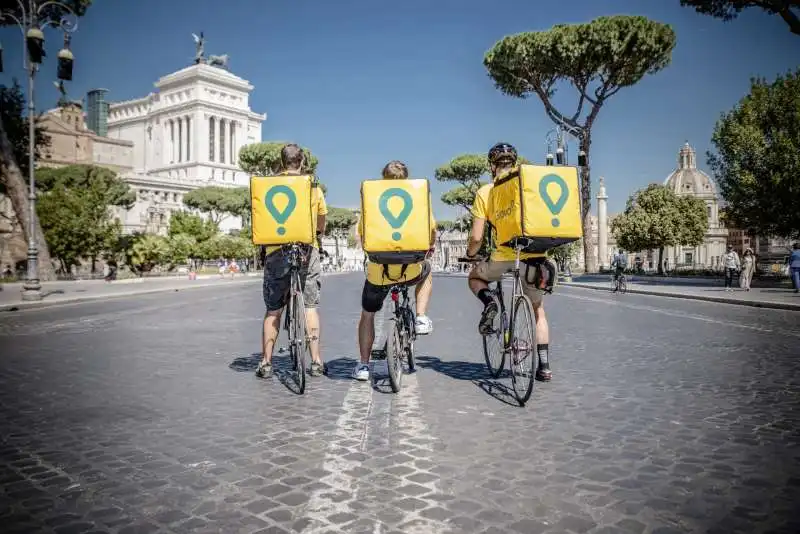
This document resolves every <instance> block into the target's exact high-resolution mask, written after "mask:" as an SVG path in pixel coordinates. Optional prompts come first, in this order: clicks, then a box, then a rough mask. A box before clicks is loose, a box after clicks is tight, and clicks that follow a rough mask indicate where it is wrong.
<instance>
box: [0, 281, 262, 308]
mask: <svg viewBox="0 0 800 534" xmlns="http://www.w3.org/2000/svg"><path fill="white" fill-rule="evenodd" d="M256 281H260V280H259V279H257V278H249V279H246V280H234V281H231V282H227V283H226V284H225V285H241V284H245V283H247V282H256ZM216 285H218V284H216V283H214V282H210V283H209V282H207V283H201V284H196V285H187V286H185V287H175V286H170V287H158V288H152V289H143V290H131V291H126V292H121V293H113V294H110V295H85V296H81V297H74V298H66V299H62V300H56V301H52V302H47V301H46V300H40V301H32V302H25V301H21V302H16V303H13V304H4V305H2V306H0V312H15V311H25V310H36V309H45V308H54V307H57V306H67V305H70V304H80V303H84V302H91V301H94V300H104V299H120V298H125V297H133V296H137V295H149V294H153V293H166V292H168V291H184V290H186V289H199V288H201V287H213V286H216Z"/></svg>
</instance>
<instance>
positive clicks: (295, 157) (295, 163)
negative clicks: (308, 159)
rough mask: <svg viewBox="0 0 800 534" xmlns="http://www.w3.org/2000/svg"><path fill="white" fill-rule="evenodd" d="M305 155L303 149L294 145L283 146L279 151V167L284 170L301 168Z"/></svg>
mask: <svg viewBox="0 0 800 534" xmlns="http://www.w3.org/2000/svg"><path fill="white" fill-rule="evenodd" d="M304 158H305V154H304V153H303V149H302V148H300V146H299V145H297V144H295V143H289V144H288V145H284V147H283V148H282V149H281V166H282V167H283V168H284V169H297V170H299V169H300V167H302V166H303V159H304Z"/></svg>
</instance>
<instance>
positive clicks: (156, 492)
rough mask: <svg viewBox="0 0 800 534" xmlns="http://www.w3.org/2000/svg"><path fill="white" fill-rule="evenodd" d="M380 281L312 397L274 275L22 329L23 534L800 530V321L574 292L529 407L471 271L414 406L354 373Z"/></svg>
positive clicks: (343, 310) (8, 460)
mask: <svg viewBox="0 0 800 534" xmlns="http://www.w3.org/2000/svg"><path fill="white" fill-rule="evenodd" d="M360 280H361V279H360V277H359V275H358V274H352V275H341V276H337V277H334V278H327V279H325V281H324V284H325V285H324V288H323V292H324V293H323V295H324V297H323V298H324V304H323V308H322V313H323V317H324V320H323V328H324V331H323V336H325V337H324V349H325V357H326V359H327V360H328V362H329V366H330V370H331V373H330V374H331V376H329V377H323V378H320V379H314V380H313V381H312V382H311V383H310V387H309V390H308V391H307V394H306V395H305V396H302V397H301V396H297V395H295V394H293V393H291V392H290V391H289V390H288V389H287V387H285V386H284V385H282V384H281V381H280V380H279V379H278V378H277V377H276V378H273V379H271V380H267V381H262V380H258V379H256V378H255V377H254V376H253V370H254V367H255V365H256V362H257V359H258V357H259V356H258V354H257V353H258V351H259V349H258V344H259V316H260V314H261V313H262V309H263V304H262V302H261V297H260V287H259V285H258V282H254V283H252V284H240V285H231V286H227V287H224V288H223V287H211V288H198V289H195V290H193V291H187V292H177V293H162V294H154V295H144V296H140V297H137V298H135V299H115V300H112V301H109V302H107V303H85V304H77V305H68V306H63V307H60V308H50V309H45V310H28V311H22V312H5V313H3V314H0V353H1V354H2V357H1V359H0V404H1V405H2V410H0V431H1V432H0V484H1V485H2V490H1V491H0V521H2V524H3V532H4V533H11V532H46V533H52V532H56V533H59V534H61V533H71V532H120V533H134V532H161V533H183V532H192V533H195V532H197V533H203V532H220V533H225V534H230V533H238V532H264V533H272V534H278V533H292V532H297V533H328V532H331V533H336V532H339V533H347V534H360V533H365V534H375V533H379V534H399V533H414V532H416V533H424V534H444V533H447V534H450V533H487V534H489V533H492V534H500V533H521V534H535V533H560V532H571V533H582V532H591V533H601V532H602V533H625V532H631V533H641V532H648V533H661V534H663V533H668V532H712V533H725V534H730V533H735V532H747V533H751V532H797V531H798V529H800V518H798V516H797V514H796V511H794V507H795V505H796V503H797V502H800V446H799V445H800V430H799V429H800V415H799V414H800V394H799V392H798V384H800V363H798V358H797V356H798V351H797V347H798V346H800V314H798V313H794V312H787V311H769V310H757V309H753V308H744V307H740V306H729V305H721V304H711V303H704V302H692V301H679V300H676V299H659V298H657V297H647V296H640V295H631V294H629V295H616V296H614V295H607V294H604V293H600V292H597V291H592V290H583V289H575V288H571V289H567V288H564V289H562V291H561V292H560V294H559V295H557V296H554V297H553V298H551V299H550V302H549V311H550V319H551V322H552V324H553V325H554V330H555V335H554V340H553V349H552V360H553V365H554V372H555V377H554V381H553V382H552V383H551V384H546V385H541V384H537V388H536V390H535V391H534V396H533V400H532V402H530V403H529V405H528V406H527V407H526V408H518V407H516V406H515V405H514V404H513V402H512V401H510V399H509V398H508V397H507V396H506V395H505V394H504V389H503V385H504V384H503V383H502V382H501V383H499V384H498V383H496V382H494V381H491V380H487V378H486V373H485V372H484V368H483V365H482V363H481V361H482V354H481V353H480V349H479V338H478V336H477V334H476V333H475V328H474V324H475V322H476V320H477V316H478V307H477V303H476V302H474V301H473V300H472V297H470V296H469V295H467V294H466V292H465V291H464V282H465V280H464V279H463V278H460V277H440V278H437V279H436V282H435V292H436V295H435V299H436V300H435V301H434V304H433V308H432V310H431V316H432V317H433V319H434V320H435V323H436V330H435V332H434V334H433V335H432V336H430V337H429V338H427V339H422V340H420V342H419V343H418V348H419V353H420V357H419V366H420V370H419V372H418V373H416V374H414V375H410V376H409V377H407V379H406V382H405V389H404V390H403V391H402V392H401V394H400V395H391V394H385V393H383V391H385V390H386V389H387V387H386V386H385V385H384V384H383V382H382V381H381V380H380V377H379V383H378V384H377V386H376V388H375V389H373V388H371V387H370V386H369V385H368V384H362V383H357V382H354V381H352V380H350V379H349V376H350V372H351V370H352V365H353V364H354V361H355V360H354V354H355V321H356V320H357V317H358V313H359V285H360ZM280 363H281V364H283V365H282V366H283V367H284V368H285V362H280ZM383 372H384V366H383V365H382V364H378V365H376V374H382V373H383Z"/></svg>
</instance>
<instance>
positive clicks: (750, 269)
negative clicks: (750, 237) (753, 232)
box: [739, 248, 756, 291]
mask: <svg viewBox="0 0 800 534" xmlns="http://www.w3.org/2000/svg"><path fill="white" fill-rule="evenodd" d="M755 272H756V257H755V256H754V255H753V249H750V248H748V249H747V250H745V251H744V255H743V256H742V274H741V275H740V276H739V287H741V288H742V289H744V290H745V291H750V282H752V281H753V274H754V273H755Z"/></svg>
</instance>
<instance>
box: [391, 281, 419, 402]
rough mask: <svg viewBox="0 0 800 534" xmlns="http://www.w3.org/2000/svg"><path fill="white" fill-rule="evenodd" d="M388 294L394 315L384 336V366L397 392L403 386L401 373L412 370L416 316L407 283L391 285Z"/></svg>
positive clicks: (413, 364) (393, 388) (413, 366)
mask: <svg viewBox="0 0 800 534" xmlns="http://www.w3.org/2000/svg"><path fill="white" fill-rule="evenodd" d="M390 294H391V296H392V302H393V303H394V313H393V315H394V316H393V317H392V318H391V319H390V320H389V321H390V323H391V326H390V328H389V333H388V334H387V336H386V351H385V353H386V367H387V368H388V370H389V384H390V385H391V387H392V392H394V393H397V392H398V391H400V389H401V388H402V386H403V375H404V374H405V373H411V372H413V371H414V368H415V361H414V341H415V340H416V339H417V332H416V329H415V327H414V324H415V321H416V316H415V314H414V310H413V308H412V307H411V298H410V297H409V296H408V286H407V285H405V284H398V285H393V286H392V287H391V289H390ZM404 362H405V365H404ZM404 367H405V369H404Z"/></svg>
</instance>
